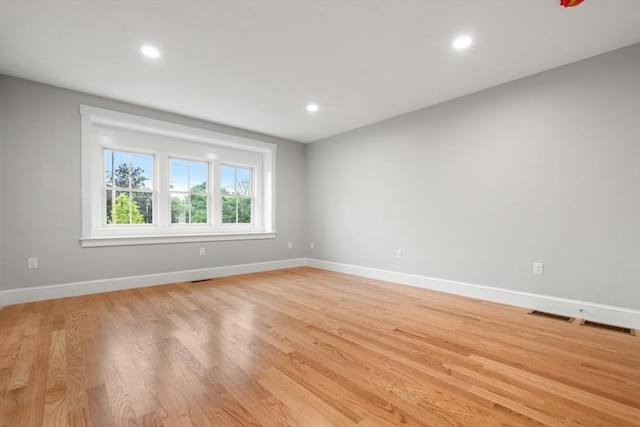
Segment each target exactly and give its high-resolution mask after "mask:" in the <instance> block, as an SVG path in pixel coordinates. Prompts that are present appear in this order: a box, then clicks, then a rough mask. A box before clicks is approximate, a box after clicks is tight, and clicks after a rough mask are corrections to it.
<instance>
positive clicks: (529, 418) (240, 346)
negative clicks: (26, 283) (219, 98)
mask: <svg viewBox="0 0 640 427" xmlns="http://www.w3.org/2000/svg"><path fill="white" fill-rule="evenodd" d="M527 312H528V310H526V309H523V308H519V307H511V306H506V305H501V304H496V303H491V302H487V301H480V300H474V299H470V298H464V297H459V296H454V295H447V294H443V293H438V292H432V291H427V290H424V289H420V288H413V287H407V286H400V285H395V284H392V283H386V282H381V281H377V280H374V279H368V278H362V277H356V276H349V275H344V274H339V273H334V272H329V271H323V270H318V269H313V268H306V267H301V268H293V269H285V270H277V271H269V272H262V273H255V274H245V275H239V276H233V277H221V278H216V279H211V280H207V281H202V282H197V283H176V284H172V285H165V286H151V287H147V288H139V289H132V290H125V291H118V292H110V293H104V294H96V295H87V296H82V297H75V298H64V299H59V300H51V301H41V302H37V303H30V304H20V305H14V306H9V307H5V308H3V309H2V310H1V311H0V398H1V399H0V424H1V425H2V426H29V427H32V426H42V425H52V426H53V425H55V426H64V425H70V426H85V425H87V426H110V427H111V426H116V427H119V426H181V427H183V426H184V427H188V426H220V427H226V426H229V427H231V426H233V427H237V426H252V427H256V426H267V427H270V426H274V427H276V426H278V427H280V426H296V427H297V426H304V427H308V426H314V427H315V426H339V427H348V426H358V427H373V426H379V427H388V426H429V427H431V426H461V425H462V426H533V425H541V426H582V427H585V426H587V427H596V426H598V427H600V426H616V427H623V426H637V425H640V334H639V335H636V336H629V335H623V334H619V333H615V332H610V331H601V330H597V329H593V328H586V327H581V326H579V324H578V323H577V322H574V323H563V322H559V321H557V320H553V319H547V318H542V317H536V316H530V315H528V314H527Z"/></svg>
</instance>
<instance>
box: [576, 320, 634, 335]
mask: <svg viewBox="0 0 640 427" xmlns="http://www.w3.org/2000/svg"><path fill="white" fill-rule="evenodd" d="M580 324H581V325H583V326H590V327H592V328H598V329H605V330H607V331H614V332H620V333H623V334H627V335H635V334H636V330H635V329H631V328H624V327H622V326H614V325H607V324H605V323H598V322H592V321H590V320H583V321H582V322H580Z"/></svg>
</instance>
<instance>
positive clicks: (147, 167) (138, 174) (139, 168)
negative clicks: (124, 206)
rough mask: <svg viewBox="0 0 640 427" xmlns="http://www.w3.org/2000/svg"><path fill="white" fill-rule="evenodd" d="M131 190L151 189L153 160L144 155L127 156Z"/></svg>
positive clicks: (133, 154)
mask: <svg viewBox="0 0 640 427" xmlns="http://www.w3.org/2000/svg"><path fill="white" fill-rule="evenodd" d="M129 161H130V166H131V169H130V173H131V188H145V189H149V190H150V189H152V188H153V173H151V172H152V170H153V167H152V164H153V158H152V157H151V156H149V155H146V154H136V153H131V154H130V155H129Z"/></svg>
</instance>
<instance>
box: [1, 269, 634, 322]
mask: <svg viewBox="0 0 640 427" xmlns="http://www.w3.org/2000/svg"><path fill="white" fill-rule="evenodd" d="M302 266H309V267H316V268H320V269H323V270H329V271H335V272H338V273H346V274H353V275H356V276H362V277H368V278H371V279H377V280H384V281H387V282H393V283H399V284H403V285H409V286H416V287H419V288H424V289H431V290H434V291H440V292H446V293H450V294H455V295H462V296H466V297H470V298H478V299H483V300H486V301H493V302H498V303H503V304H509V305H515V306H518V307H526V308H530V309H534V310H541V311H546V312H549V313H555V314H562V315H565V316H571V317H577V318H584V319H587V320H591V321H594V322H601V323H606V324H611V325H618V326H624V327H627V328H633V329H640V310H633V309H629V308H623V307H615V306H610V305H603V304H596V303H592V302H585V301H578V300H571V299H566V298H558V297H552V296H548V295H540V294H533V293H528V292H520V291H514V290H510V289H503V288H496V287H492V286H484V285H477V284H474V283H465V282H457V281H454V280H446V279H438V278H434V277H427V276H419V275H416V274H408V273H400V272H396V271H389V270H381V269H377V268H370V267H362V266H357V265H349V264H341V263H337V262H331V261H323V260H317V259H308V258H297V259H289V260H280V261H268V262H259V263H253V264H239V265H230V266H223V267H211V268H201V269H197V270H183V271H176V272H170V273H158V274H145V275H141V276H131V277H116V278H112V279H101V280H89V281H85V282H74V283H64V284H57V285H49V286H36V287H31V288H22V289H9V290H5V291H0V309H1V308H2V307H3V306H5V305H11V304H21V303H25V302H33V301H43V300H48V299H55V298H65V297H73V296H79V295H88V294H95V293H100V292H110V291H118V290H123V289H133V288H140V287H144V286H153V285H164V284H168V283H177V282H188V281H192V280H202V279H209V278H214V277H223V276H233V275H236V274H245V273H256V272H260V271H270V270H279V269H283V268H292V267H302ZM581 310H582V311H581Z"/></svg>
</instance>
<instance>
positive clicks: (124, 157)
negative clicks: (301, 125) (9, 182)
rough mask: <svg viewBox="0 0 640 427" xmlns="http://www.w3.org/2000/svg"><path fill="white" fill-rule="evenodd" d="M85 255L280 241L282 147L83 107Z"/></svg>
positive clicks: (83, 237) (83, 240)
mask: <svg viewBox="0 0 640 427" xmlns="http://www.w3.org/2000/svg"><path fill="white" fill-rule="evenodd" d="M80 111H81V115H82V220H83V224H82V239H81V242H82V246H114V245H131V244H153V243H173V242H191V241H211V240H239V239H265V238H274V237H275V218H274V197H275V173H274V172H275V148H276V147H275V145H274V144H269V143H266V142H263V141H257V140H252V139H247V138H241V137H236V136H233V135H226V134H222V133H219V132H212V131H208V130H203V129H197V128H192V127H188V126H182V125H177V124H173V123H168V122H162V121H158V120H152V119H147V118H143V117H139V116H133V115H129V114H124V113H119V112H115V111H109V110H104V109H99V108H95V107H89V106H85V105H83V106H81V110H80Z"/></svg>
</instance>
